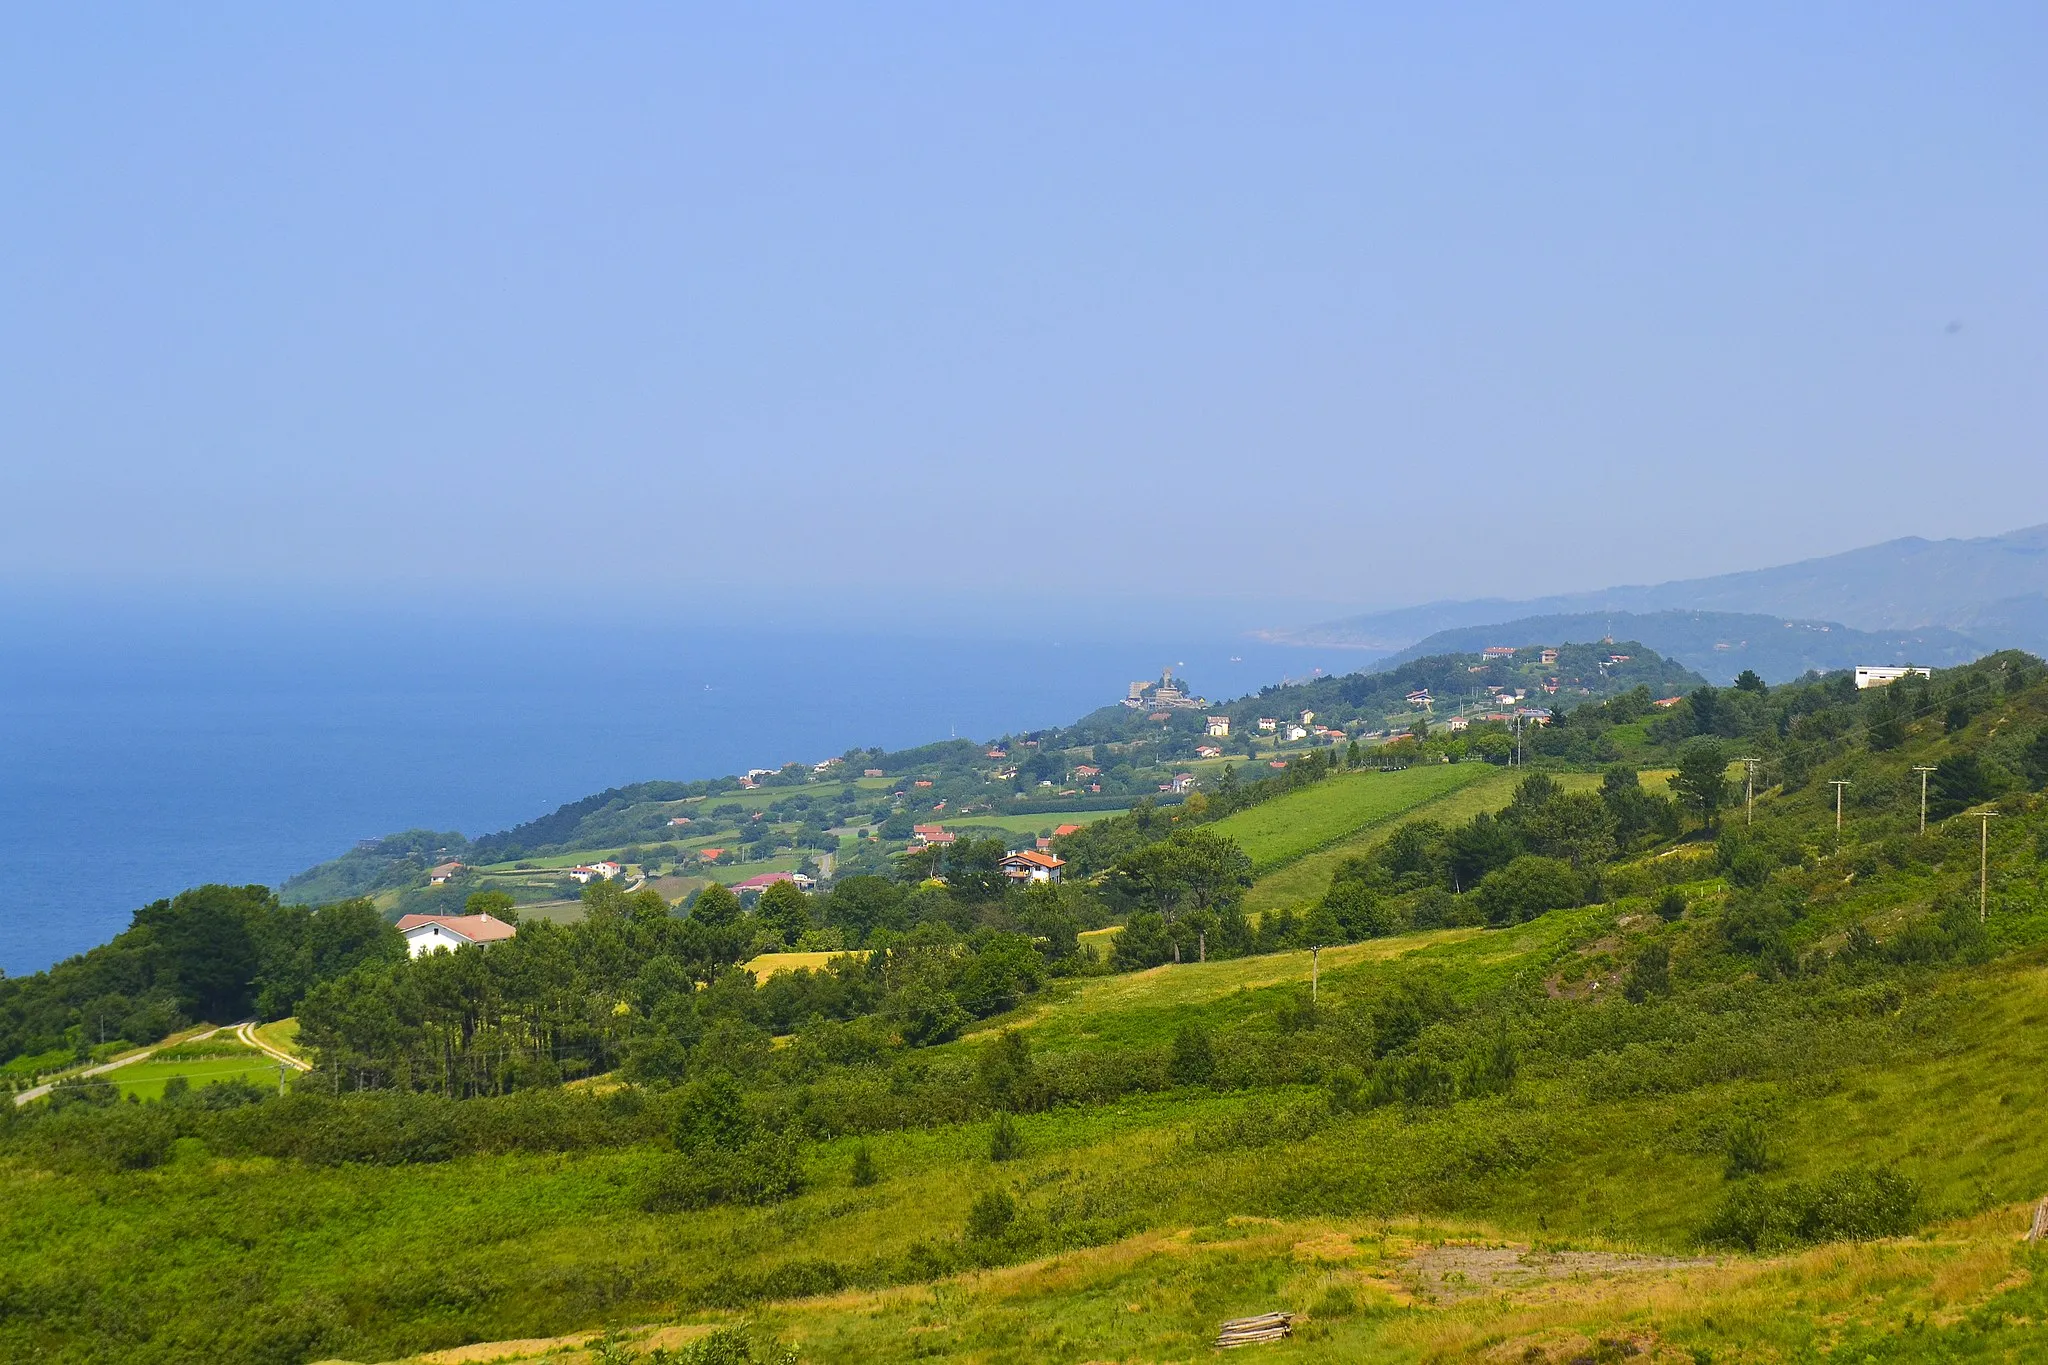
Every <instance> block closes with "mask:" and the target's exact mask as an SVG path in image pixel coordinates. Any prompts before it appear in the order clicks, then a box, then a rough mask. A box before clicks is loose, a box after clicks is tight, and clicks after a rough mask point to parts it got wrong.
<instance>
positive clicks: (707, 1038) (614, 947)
mask: <svg viewBox="0 0 2048 1365" xmlns="http://www.w3.org/2000/svg"><path fill="white" fill-rule="evenodd" d="M982 852H983V853H984V854H986V852H987V851H986V850H984V851H982ZM970 856H972V853H970ZM995 856H1000V845H997V846H996V849H995ZM981 861H982V862H985V863H987V864H989V865H990V866H992V861H993V860H992V857H986V856H984V857H983V858H982V859H981ZM1076 899H1077V898H1075V897H1072V896H1069V895H1067V894H1064V893H1063V892H1062V891H1061V889H1060V888H1058V887H1056V886H1049V885H1037V886H1033V887H1031V888H1029V889H1019V888H1016V887H1013V886H1011V885H1009V884H1008V882H1007V879H1005V878H1003V877H1002V876H1001V874H1000V872H995V873H994V874H993V877H992V878H990V877H982V878H979V879H977V878H974V877H970V876H967V875H964V874H959V875H951V876H949V879H948V883H947V884H944V885H941V884H936V883H931V882H926V883H924V884H920V885H908V884H906V883H904V882H901V881H896V880H892V879H888V878H882V877H872V876H857V877H849V878H845V879H843V880H841V881H840V882H839V883H838V884H837V885H836V886H835V887H834V888H833V890H832V891H831V892H830V893H828V894H821V895H817V896H812V895H808V894H806V893H805V892H803V891H801V890H798V889H797V888H796V887H795V885H794V884H792V883H788V882H780V883H777V884H775V885H774V886H772V887H770V888H769V889H768V890H767V891H765V892H764V893H763V894H762V895H761V896H760V898H759V899H758V901H757V902H756V903H755V904H754V905H753V906H752V907H750V908H749V907H743V906H742V905H741V903H740V901H739V899H738V898H737V897H735V896H734V895H733V893H732V892H731V891H729V890H727V889H726V888H725V887H723V886H717V885H713V886H711V887H707V888H705V890H704V891H703V892H701V893H700V894H699V895H698V896H697V897H696V898H695V900H694V901H693V902H692V903H691V905H690V906H689V909H688V913H687V915H681V916H679V915H678V914H676V913H675V912H674V910H672V908H671V907H670V906H669V904H668V903H667V902H666V901H665V900H664V899H663V898H662V897H661V896H660V895H659V894H658V893H656V892H653V891H650V890H642V891H638V892H633V893H627V892H624V891H623V890H621V889H619V888H618V887H617V886H615V885H613V884H610V883H592V884H591V885H590V886H589V887H588V888H586V889H585V891H584V902H585V909H586V914H585V918H584V919H583V920H582V921H581V922H580V923H577V924H573V925H566V926H564V925H556V924H551V923H546V922H535V923H530V924H526V925H524V926H523V927H522V928H521V930H520V932H519V934H518V936H517V937H516V938H513V939H511V940H508V941H505V942H501V943H497V944H493V945H492V946H491V947H490V948H489V949H488V950H484V951H465V952H458V953H453V954H433V955H429V956H426V957H423V958H419V959H408V960H401V961H396V962H378V963H373V964H369V965H366V966H364V967H363V968H361V969H359V970H356V971H353V972H350V973H347V974H345V975H342V976H340V977H338V978H337V979H334V980H331V981H328V982H325V983H323V984H322V985H320V986H318V987H316V988H315V989H313V990H312V991H311V992H310V993H309V994H308V995H307V996H306V998H305V1000H304V1002H303V1003H302V1004H301V1005H300V1007H299V1018H300V1035H299V1036H300V1039H301V1041H302V1043H303V1044H304V1045H305V1046H307V1047H308V1048H310V1049H312V1051H313V1053H314V1056H315V1057H316V1059H317V1062H318V1076H319V1078H321V1080H322V1081H324V1083H326V1084H328V1085H330V1086H332V1087H334V1088H336V1089H352V1090H355V1089H379V1088H387V1087H388V1088H400V1089H426V1090H433V1091H436V1092H439V1093H443V1094H448V1095H455V1096H468V1095H484V1094H502V1093H505V1092H508V1091H512V1090H518V1089H521V1088H527V1087H531V1086H534V1085H548V1084H554V1083H557V1082H559V1081H560V1080H562V1079H563V1078H565V1077H573V1076H576V1075H583V1074H589V1073H592V1072H599V1071H606V1070H610V1069H612V1068H614V1067H623V1068H624V1070H625V1072H626V1074H627V1075H628V1076H630V1077H634V1078H637V1079H644V1080H658V1081H663V1082H676V1081H681V1080H684V1079H686V1078H688V1077H690V1076H692V1075H695V1074H697V1073H699V1072H702V1071H706V1070H711V1071H727V1072H732V1071H737V1072H741V1073H746V1072H749V1071H751V1070H755V1069H758V1067H759V1066H760V1065H762V1064H763V1063H764V1061H765V1058H766V1056H767V1054H768V1051H769V1044H770V1040H771V1039H772V1038H773V1037H774V1036H776V1035H779V1034H788V1033H791V1032H794V1031H797V1030H798V1029H800V1028H802V1027H804V1026H807V1025H814V1024H820V1023H835V1024H848V1025H852V1024H859V1025H860V1026H859V1027H855V1028H850V1029H846V1030H841V1031H839V1032H836V1033H830V1032H828V1034H827V1035H825V1036H826V1037H827V1038H828V1042H826V1043H821V1044H820V1046H822V1047H825V1048H826V1049H827V1051H833V1050H835V1049H836V1050H837V1051H839V1052H849V1053H860V1052H863V1051H875V1050H886V1049H887V1048H890V1047H894V1046H897V1045H899V1044H900V1045H905V1046H912V1047H916V1046H924V1045H928V1044H931V1043H937V1042H943V1041H945V1040H946V1039H949V1038H952V1037H954V1036H955V1035H956V1034H957V1033H958V1032H959V1030H960V1029H961V1027H962V1026H964V1025H965V1024H967V1023H968V1022H970V1021H971V1020H973V1019H976V1018H981V1017H986V1016H988V1015H991V1014H996V1013H999V1012H1001V1011H1003V1010H1006V1009H1010V1008H1013V1007H1014V1006H1015V1005H1017V1004H1018V1003H1019V1002H1020V1001H1021V1000H1022V999H1023V998H1024V997H1025V996H1027V995H1028V994H1030V993H1031V992H1033V991H1036V990H1038V989H1040V988H1041V987H1042V986H1043V985H1044V984H1045V982H1046V981H1047V980H1048V979H1049V978H1050V977H1051V976H1053V975H1054V974H1058V973H1069V972H1074V971H1079V970H1083V969H1084V968H1085V967H1086V965H1087V963H1088V961H1089V960H1088V959H1084V958H1083V956H1082V955H1081V953H1080V949H1079V941H1078V934H1079V930H1080V921H1079V919H1078V918H1077V914H1076V911H1077V908H1079V907H1077V905H1076V903H1075V901H1076ZM791 946H829V947H831V948H841V947H843V948H846V949H849V950H854V951H849V952H848V953H847V954H846V955H845V956H842V957H839V958H837V959H835V960H834V961H833V962H832V964H831V965H830V966H829V967H828V968H826V969H825V970H823V971H816V972H813V971H797V972H781V973H776V974H774V975H771V976H769V977H768V978H767V979H766V980H765V981H761V982H758V983H757V982H756V980H755V978H754V976H753V975H752V974H751V973H750V972H748V971H747V970H745V969H744V968H742V967H740V966H739V965H738V964H739V963H741V962H743V961H746V960H748V959H749V958H751V957H752V956H754V955H756V954H758V953H760V952H763V951H773V950H780V949H783V948H786V947H791Z"/></svg>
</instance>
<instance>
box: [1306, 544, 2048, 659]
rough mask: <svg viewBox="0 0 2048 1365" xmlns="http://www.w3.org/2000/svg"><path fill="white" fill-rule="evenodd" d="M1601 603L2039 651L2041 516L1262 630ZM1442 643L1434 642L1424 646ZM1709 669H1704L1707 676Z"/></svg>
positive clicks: (1428, 622)
mask: <svg viewBox="0 0 2048 1365" xmlns="http://www.w3.org/2000/svg"><path fill="white" fill-rule="evenodd" d="M1609 613H1613V614H1615V615H1617V617H1619V616H1621V615H1623V614H1628V615H1635V616H1642V617H1657V616H1660V615H1661V614H1665V613H1730V614H1736V615H1749V616H1768V617H1772V618H1775V619H1776V620H1777V621H1778V623H1779V625H1778V629H1784V628H1785V623H1786V622H1791V623H1792V625H1793V628H1794V629H1795V630H1796V629H1797V628H1799V627H1800V626H1803V625H1813V626H1816V627H1817V626H1820V625H1829V626H1833V625H1836V624H1837V623H1839V624H1840V625H1842V626H1846V627H1849V628H1850V629H1853V630H1857V631H1863V632H1870V633H1873V634H1876V635H1879V636H1881V637H1884V638H1887V639H1890V638H1897V639H1899V640H1901V641H1908V640H1910V638H1911V637H1915V636H1921V635H1925V636H1926V639H1925V644H1926V645H1927V646H1928V647H1930V648H1934V649H1951V648H1957V647H1964V646H1968V647H1975V648H1976V650H1977V652H1978V653H1980V654H1981V653H1986V652H1989V651H1991V650H1993V649H1999V648H2007V647H2012V648H2021V649H2029V650H2032V651H2034V652H2036V653H2040V652H2042V651H2043V650H2044V649H2048V525H2041V526H2031V527H2027V528H2025V529H2022V530H2017V531H2010V532H2007V533H2006V534H2004V535H1998V536H1979V537H1975V538H1971V539H1963V540H1925V539H1922V538H1921V537H1918V536H1907V537H1904V538H1902V539H1899V540H1888V541H1885V542H1884V543H1882V544H1879V545H1870V546H1865V547H1864V548H1862V549H1858V550H1848V551H1844V552H1843V553H1841V554H1835V555H1825V556H1822V557H1820V558H1817V559H1807V560H1801V561H1799V562H1797V563H1794V564H1785V565H1779V566H1777V567H1774V568H1768V569H1750V570H1744V571H1742V572H1739V573H1728V574H1718V575H1715V576H1713V577H1710V578H1693V579H1678V580H1674V581H1672V582H1668V583H1658V584H1652V585H1633V586H1622V587H1613V588H1603V589H1599V590H1597V591H1592V592H1579V593H1564V594H1559V595H1556V596H1551V597H1541V598H1535V599H1531V600H1527V601H1519V602H1517V601H1510V600H1508V599H1504V598H1483V599H1478V600H1473V601H1455V602H1452V601H1447V602H1431V603H1426V604H1424V605H1422V606H1416V607H1403V608H1398V609H1395V610H1392V611H1381V612H1369V613H1366V614H1364V615H1360V616H1353V617H1347V618H1344V619H1342V620H1338V621H1329V622H1324V623H1321V624H1318V625H1312V626H1306V627H1302V628H1300V629H1297V630H1290V631H1273V632H1268V633H1267V637H1268V638H1270V639H1274V640H1276V641H1282V642H1286V643H1293V644H1302V645H1325V646H1332V645H1334V646H1342V647H1346V648H1354V649H1364V650H1372V651H1375V652H1382V653H1393V652H1395V651H1404V650H1408V649H1409V648H1410V647H1417V648H1419V647H1420V646H1419V642H1420V641H1422V640H1424V639H1425V638H1428V637H1432V636H1436V635H1438V634H1439V633H1440V632H1445V631H1456V630H1462V629H1465V628H1468V627H1475V626H1487V625H1505V624H1506V623H1508V622H1510V621H1523V620H1529V619H1532V618H1553V617H1557V618H1562V617H1591V616H1595V615H1605V614H1609ZM1617 628H1618V629H1619V628H1621V627H1620V626H1619V622H1617ZM1940 632H1946V634H1942V633H1940ZM1625 633H1627V634H1631V635H1634V636H1636V637H1637V638H1639V639H1641V640H1642V641H1643V642H1644V643H1645V644H1648V645H1650V646H1651V647H1652V648H1654V649H1660V650H1664V651H1666V652H1669V653H1672V654H1675V655H1676V656H1678V657H1680V658H1683V659H1685V661H1686V662H1687V663H1688V664H1691V665H1692V666H1694V667H1698V664H1697V663H1695V662H1694V659H1693V658H1691V657H1688V656H1687V653H1686V651H1685V650H1684V649H1683V648H1681V647H1679V646H1678V645H1677V644H1675V643H1673V642H1672V641H1671V639H1669V638H1668V637H1667V638H1666V639H1663V640H1660V639H1658V638H1657V632H1656V631H1655V630H1646V629H1645V628H1643V627H1642V626H1641V625H1640V624H1638V625H1633V626H1629V627H1627V628H1626V632H1625ZM1826 633H1829V634H1832V633H1833V632H1832V631H1829V632H1826ZM1951 637H1954V638H1951ZM1958 640H1960V641H1961V645H1960V646H1959V645H1958ZM1858 643H1859V644H1860V643H1863V642H1860V641H1859V642H1858ZM1875 643H1876V642H1874V641H1873V642H1872V645H1873V647H1875ZM1449 647H1451V646H1448V645H1443V644H1437V645H1433V646H1432V648H1431V650H1429V651H1428V652H1437V651H1439V650H1441V649H1444V648H1449ZM1933 657H1934V656H1932V655H1930V656H1929V661H1930V662H1931V661H1932V659H1933ZM1958 661H1959V660H1958ZM1830 666H1834V667H1840V666H1842V665H1839V664H1835V665H1830ZM1758 671H1759V672H1762V671H1763V670H1762V669H1759V670H1758ZM1717 672H1719V670H1718V669H1714V670H1710V675H1711V673H1717Z"/></svg>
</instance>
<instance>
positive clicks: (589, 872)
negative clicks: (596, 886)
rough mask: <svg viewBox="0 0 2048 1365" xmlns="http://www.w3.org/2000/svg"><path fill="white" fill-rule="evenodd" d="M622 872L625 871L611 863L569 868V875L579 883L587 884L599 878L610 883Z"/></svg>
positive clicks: (588, 864)
mask: <svg viewBox="0 0 2048 1365" xmlns="http://www.w3.org/2000/svg"><path fill="white" fill-rule="evenodd" d="M624 870H625V869H623V868H621V867H620V866H619V865H618V864H617V863H613V862H603V863H586V864H584V865H583V866H581V867H572V868H570V869H569V875H570V876H572V877H574V878H575V879H576V880H577V881H579V882H583V883H586V884H588V883H589V882H592V881H595V880H597V879H598V878H599V877H602V878H604V879H605V880H606V881H610V880H611V879H612V878H614V877H616V876H618V875H619V873H620V872H622V871H624Z"/></svg>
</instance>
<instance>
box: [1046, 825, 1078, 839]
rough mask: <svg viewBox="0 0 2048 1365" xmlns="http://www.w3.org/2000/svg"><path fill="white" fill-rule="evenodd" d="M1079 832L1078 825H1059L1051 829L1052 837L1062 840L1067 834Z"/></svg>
mask: <svg viewBox="0 0 2048 1365" xmlns="http://www.w3.org/2000/svg"><path fill="white" fill-rule="evenodd" d="M1080 832H1081V827H1080V826H1079V825H1059V826H1056V827H1055V828H1054V829H1053V832H1052V837H1053V838H1055V839H1063V838H1065V837H1066V836H1067V835H1069V834H1079V833H1080Z"/></svg>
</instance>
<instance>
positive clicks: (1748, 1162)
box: [1722, 1118, 1771, 1180]
mask: <svg viewBox="0 0 2048 1365" xmlns="http://www.w3.org/2000/svg"><path fill="white" fill-rule="evenodd" d="M1725 1146H1726V1148H1727V1152H1728V1164H1727V1165H1726V1166H1725V1167H1724V1168H1723V1170H1722V1175H1723V1176H1725V1177H1726V1178H1727V1179H1729V1180H1738V1179H1740V1178H1741V1177H1743V1176H1746V1175H1762V1174H1763V1173H1764V1172H1765V1171H1767V1170H1769V1169H1770V1166H1771V1154H1770V1145H1769V1143H1768V1141H1767V1140H1766V1137H1765V1134H1764V1126H1763V1124H1761V1123H1759V1122H1758V1121H1757V1120H1755V1119H1753V1118H1745V1119H1739V1120H1737V1121H1736V1123H1735V1124H1734V1126H1732V1127H1731V1128H1729V1130H1728V1138H1727V1142H1726V1144H1725Z"/></svg>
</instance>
